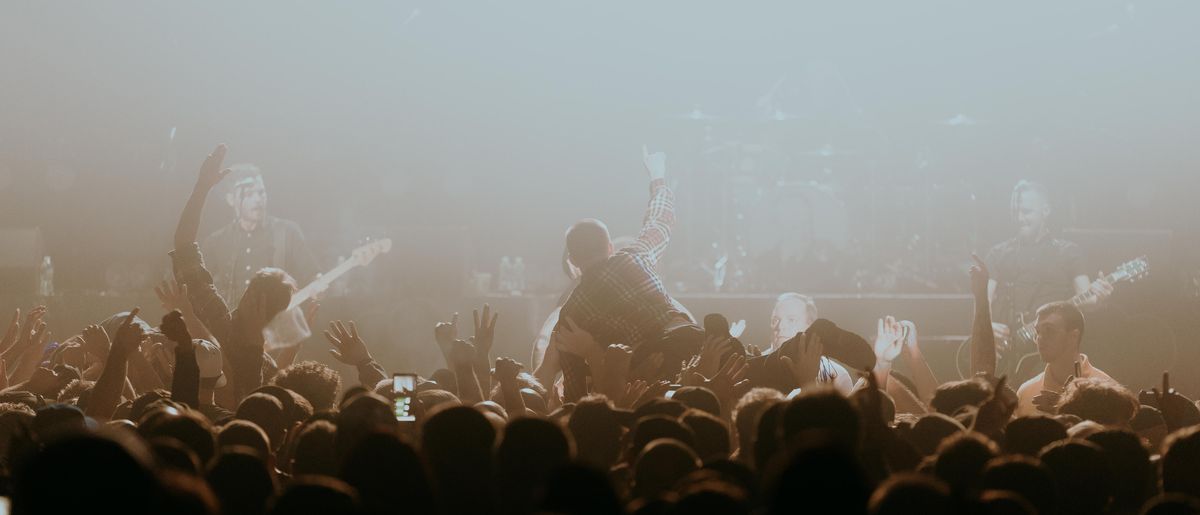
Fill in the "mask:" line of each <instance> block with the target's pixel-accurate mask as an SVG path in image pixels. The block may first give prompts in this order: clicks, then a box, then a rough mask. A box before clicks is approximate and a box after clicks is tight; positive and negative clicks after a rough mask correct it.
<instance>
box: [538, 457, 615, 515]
mask: <svg viewBox="0 0 1200 515" xmlns="http://www.w3.org/2000/svg"><path fill="white" fill-rule="evenodd" d="M541 509H542V512H545V513H563V514H568V515H623V514H624V513H625V510H624V508H623V507H622V505H621V499H620V498H619V497H618V496H617V492H616V490H615V489H614V488H613V485H612V481H611V480H610V479H609V477H608V475H606V474H605V473H604V472H601V471H600V470H599V469H596V468H594V467H590V466H587V465H582V464H574V465H567V466H565V467H562V468H560V469H558V470H556V471H554V473H553V474H551V475H550V478H549V479H548V480H547V482H546V494H545V496H544V497H543V499H542V502H541Z"/></svg>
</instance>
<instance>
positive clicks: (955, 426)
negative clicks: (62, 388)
mask: <svg viewBox="0 0 1200 515" xmlns="http://www.w3.org/2000/svg"><path fill="white" fill-rule="evenodd" d="M963 431H966V428H964V427H963V425H962V423H960V422H959V421H958V420H955V419H954V418H952V417H950V416H948V415H943V414H941V413H930V414H928V415H924V416H922V417H921V418H919V419H917V423H916V424H913V427H912V429H911V430H909V431H908V440H909V442H910V443H912V445H913V447H914V448H916V449H917V452H920V453H921V455H922V456H932V455H933V454H934V453H936V452H937V449H938V446H939V445H941V444H942V441H943V440H945V439H947V438H950V437H951V436H954V435H957V434H959V433H962V432H963Z"/></svg>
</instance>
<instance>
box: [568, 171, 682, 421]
mask: <svg viewBox="0 0 1200 515" xmlns="http://www.w3.org/2000/svg"><path fill="white" fill-rule="evenodd" d="M650 193H651V196H650V204H649V206H648V207H647V208H646V216H645V218H644V219H643V221H642V229H641V231H640V232H639V233H638V237H637V240H636V241H635V242H634V243H632V244H630V245H629V246H628V247H625V248H622V249H621V250H619V251H617V252H616V253H614V254H613V255H612V256H610V257H609V258H608V259H607V260H606V261H604V262H603V263H600V264H598V265H596V266H594V267H592V268H589V269H588V270H587V271H586V272H584V273H583V276H582V277H581V278H580V281H579V285H578V286H576V287H575V290H574V291H572V292H571V296H570V297H569V298H567V302H566V303H565V304H563V307H562V311H561V314H560V316H559V323H558V325H557V326H556V327H555V330H557V329H558V328H559V327H562V326H564V325H565V324H566V320H567V319H570V320H571V321H572V322H574V323H575V325H577V326H579V327H580V328H581V329H583V330H585V331H587V332H588V333H589V334H591V335H592V337H593V338H595V340H596V343H598V344H600V345H604V346H608V345H611V344H614V343H623V344H626V345H629V346H630V347H635V348H636V347H638V346H640V345H643V344H645V343H647V342H651V341H656V340H658V339H659V338H661V337H662V335H663V332H664V329H665V328H666V327H667V326H668V324H670V323H671V322H673V321H680V320H690V317H689V316H688V315H687V314H685V313H684V312H682V311H681V310H680V309H678V308H677V304H676V303H675V302H674V300H673V299H671V297H670V296H669V295H667V292H666V289H665V288H664V287H663V283H662V279H660V278H659V277H658V274H657V273H655V272H654V266H655V265H656V264H657V263H658V260H659V258H661V257H662V254H663V252H664V251H666V249H667V243H669V242H670V239H671V225H672V224H673V223H674V222H675V209H674V196H673V194H672V193H671V189H670V188H668V187H667V184H666V182H665V181H663V180H662V179H658V180H655V181H653V182H651V183H650ZM561 362H562V368H563V383H564V390H565V391H564V393H565V397H566V399H565V400H567V401H575V400H578V399H579V398H580V397H582V396H583V395H585V394H586V393H587V375H588V367H587V364H586V363H585V362H584V360H583V359H582V358H579V357H578V356H573V355H567V354H562V355H561Z"/></svg>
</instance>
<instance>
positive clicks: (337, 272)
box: [288, 259, 358, 309]
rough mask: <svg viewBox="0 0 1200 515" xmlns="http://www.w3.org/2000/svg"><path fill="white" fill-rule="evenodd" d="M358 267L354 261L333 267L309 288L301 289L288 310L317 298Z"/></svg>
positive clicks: (314, 280) (347, 261)
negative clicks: (318, 294)
mask: <svg viewBox="0 0 1200 515" xmlns="http://www.w3.org/2000/svg"><path fill="white" fill-rule="evenodd" d="M356 266H358V263H356V262H355V261H354V260H351V259H347V260H345V261H342V262H341V263H339V264H338V266H335V267H333V269H332V270H330V271H328V272H326V273H325V274H323V275H321V277H318V278H316V279H313V281H312V282H311V283H308V286H305V287H304V288H301V289H300V291H298V292H296V293H294V294H293V295H292V302H291V303H290V304H288V309H293V308H295V307H296V306H299V305H301V304H303V303H304V302H305V301H307V300H309V299H311V298H313V297H315V296H316V295H317V293H320V292H321V291H323V290H325V288H328V287H329V285H330V284H332V283H333V282H334V281H336V280H338V278H339V277H341V276H343V275H346V272H349V271H350V270H353V269H354V267H356Z"/></svg>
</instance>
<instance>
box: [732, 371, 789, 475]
mask: <svg viewBox="0 0 1200 515" xmlns="http://www.w3.org/2000/svg"><path fill="white" fill-rule="evenodd" d="M782 401H783V394H782V393H779V390H776V389H774V388H755V389H753V390H750V391H749V392H746V394H745V395H743V396H742V398H741V399H739V400H738V402H737V405H736V406H734V408H733V427H734V429H736V430H737V441H738V459H739V460H741V462H742V463H746V464H752V463H753V462H754V437H755V434H756V433H757V431H758V419H759V417H761V416H762V413H763V411H764V410H766V409H767V408H768V407H770V406H771V405H773V404H777V403H779V402H782Z"/></svg>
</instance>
